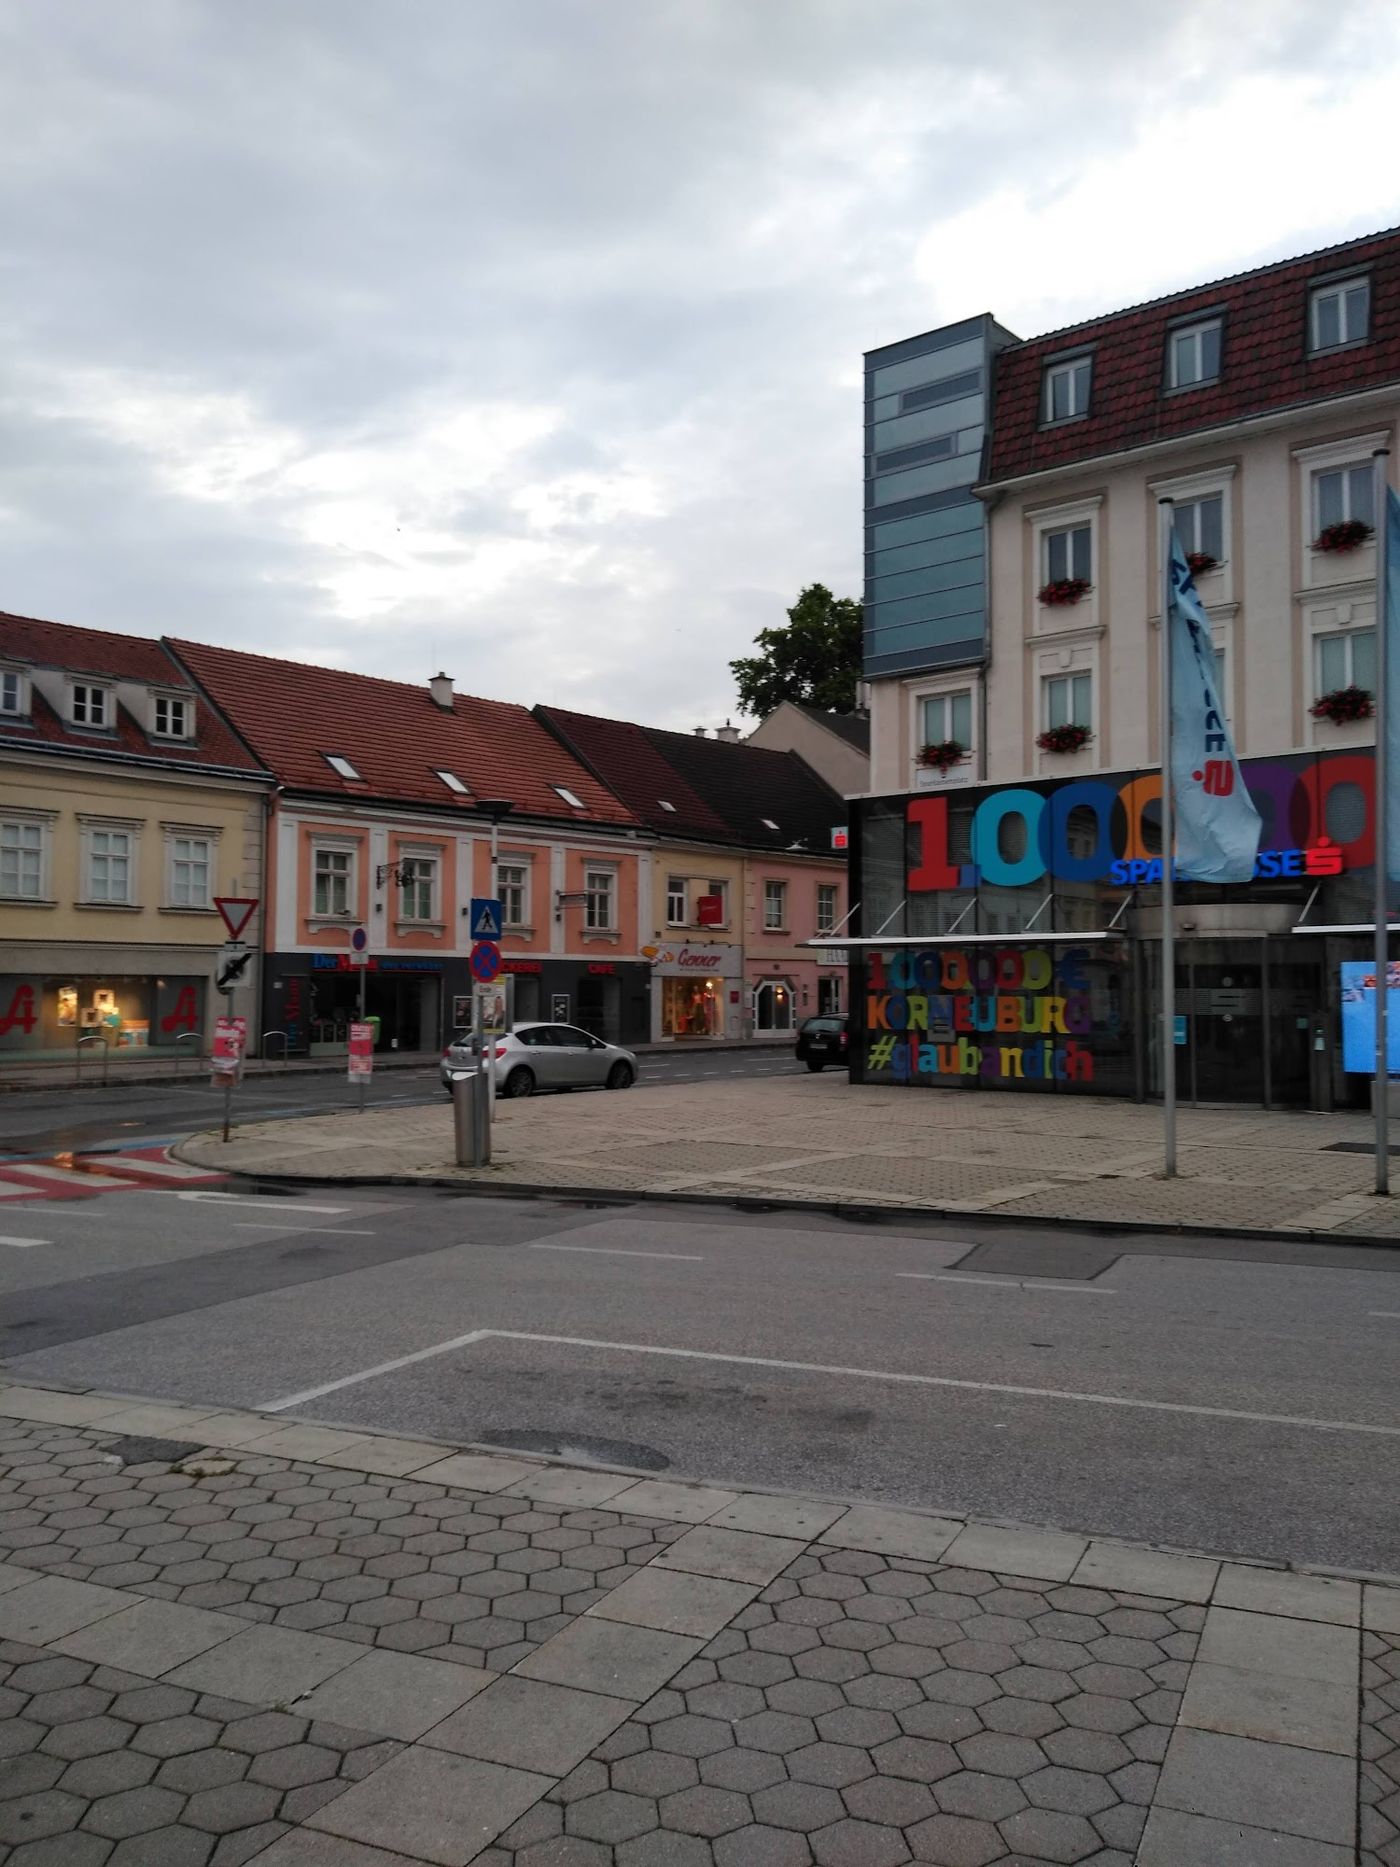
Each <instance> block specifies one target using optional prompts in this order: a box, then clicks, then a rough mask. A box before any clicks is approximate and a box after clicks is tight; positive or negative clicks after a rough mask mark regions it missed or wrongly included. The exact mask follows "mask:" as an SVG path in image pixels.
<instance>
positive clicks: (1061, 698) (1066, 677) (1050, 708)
mask: <svg viewBox="0 0 1400 1867" xmlns="http://www.w3.org/2000/svg"><path fill="white" fill-rule="evenodd" d="M1041 694H1042V710H1043V712H1044V715H1045V720H1044V724H1045V726H1046V728H1047V729H1049V728H1050V727H1054V726H1092V725H1093V723H1094V722H1093V676H1092V675H1090V674H1049V675H1047V676H1046V677H1045V679H1044V680H1043V681H1042V682H1041Z"/></svg>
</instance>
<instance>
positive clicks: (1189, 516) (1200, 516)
mask: <svg viewBox="0 0 1400 1867" xmlns="http://www.w3.org/2000/svg"><path fill="white" fill-rule="evenodd" d="M1172 521H1173V523H1174V524H1175V526H1176V536H1177V541H1178V543H1179V544H1180V546H1181V549H1182V551H1183V553H1184V554H1185V555H1186V556H1187V557H1193V556H1197V555H1200V556H1204V557H1211V558H1214V559H1215V561H1216V563H1217V564H1220V563H1223V561H1224V558H1225V500H1224V496H1223V494H1220V493H1206V494H1205V495H1204V496H1203V497H1202V498H1200V499H1183V500H1180V501H1179V502H1178V503H1177V504H1176V505H1175V506H1173V508H1172Z"/></svg>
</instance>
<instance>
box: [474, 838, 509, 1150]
mask: <svg viewBox="0 0 1400 1867" xmlns="http://www.w3.org/2000/svg"><path fill="white" fill-rule="evenodd" d="M500 858H501V820H500V818H499V817H497V816H495V815H493V816H492V818H491V887H490V890H489V893H490V895H491V898H492V900H493V901H499V900H500V898H501V890H500V879H501V870H500ZM501 918H502V919H504V918H505V916H504V913H503V914H502V916H501ZM482 1023H483V1024H484V1023H485V1019H484V1018H483V1019H482ZM481 1043H482V1054H481V1057H480V1059H479V1067H480V1068H481V1069H483V1070H487V1076H486V1083H485V1089H486V1116H485V1129H486V1158H487V1160H488V1161H489V1160H490V1158H491V1124H492V1122H493V1121H494V1120H495V1119H496V1056H495V1049H496V1047H495V1045H494V1044H492V1046H491V1053H492V1054H491V1058H490V1067H489V1069H488V1068H487V1057H486V1048H485V1046H486V1034H485V1032H484V1031H483V1032H482V1038H481Z"/></svg>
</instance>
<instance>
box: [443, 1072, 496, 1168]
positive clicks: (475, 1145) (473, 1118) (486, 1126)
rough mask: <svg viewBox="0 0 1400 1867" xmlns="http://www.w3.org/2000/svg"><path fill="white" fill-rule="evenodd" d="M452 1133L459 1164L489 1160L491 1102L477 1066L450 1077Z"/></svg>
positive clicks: (487, 1162) (480, 1163)
mask: <svg viewBox="0 0 1400 1867" xmlns="http://www.w3.org/2000/svg"><path fill="white" fill-rule="evenodd" d="M452 1135H453V1141H454V1143H455V1152H456V1157H457V1165H458V1166H459V1167H489V1166H490V1164H491V1105H490V1102H489V1100H488V1085H487V1080H486V1078H485V1076H483V1074H482V1073H481V1071H480V1070H471V1071H466V1070H464V1071H462V1072H461V1074H460V1075H457V1076H454V1077H453V1078H452Z"/></svg>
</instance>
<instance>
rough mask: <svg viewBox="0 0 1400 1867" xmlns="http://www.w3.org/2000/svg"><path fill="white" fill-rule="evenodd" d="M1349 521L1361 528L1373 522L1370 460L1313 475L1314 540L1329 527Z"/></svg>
mask: <svg viewBox="0 0 1400 1867" xmlns="http://www.w3.org/2000/svg"><path fill="white" fill-rule="evenodd" d="M1349 519H1357V520H1359V521H1360V522H1361V524H1363V525H1374V524H1375V522H1376V477H1375V471H1374V469H1373V468H1372V466H1371V463H1370V461H1369V460H1368V461H1365V462H1361V461H1358V462H1356V463H1355V464H1354V465H1352V466H1346V467H1328V468H1325V469H1323V471H1321V472H1319V473H1315V474H1314V475H1313V536H1314V538H1316V537H1317V536H1318V534H1319V533H1321V532H1325V531H1326V530H1327V528H1328V526H1329V525H1341V524H1344V523H1345V522H1346V521H1347V520H1349Z"/></svg>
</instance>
